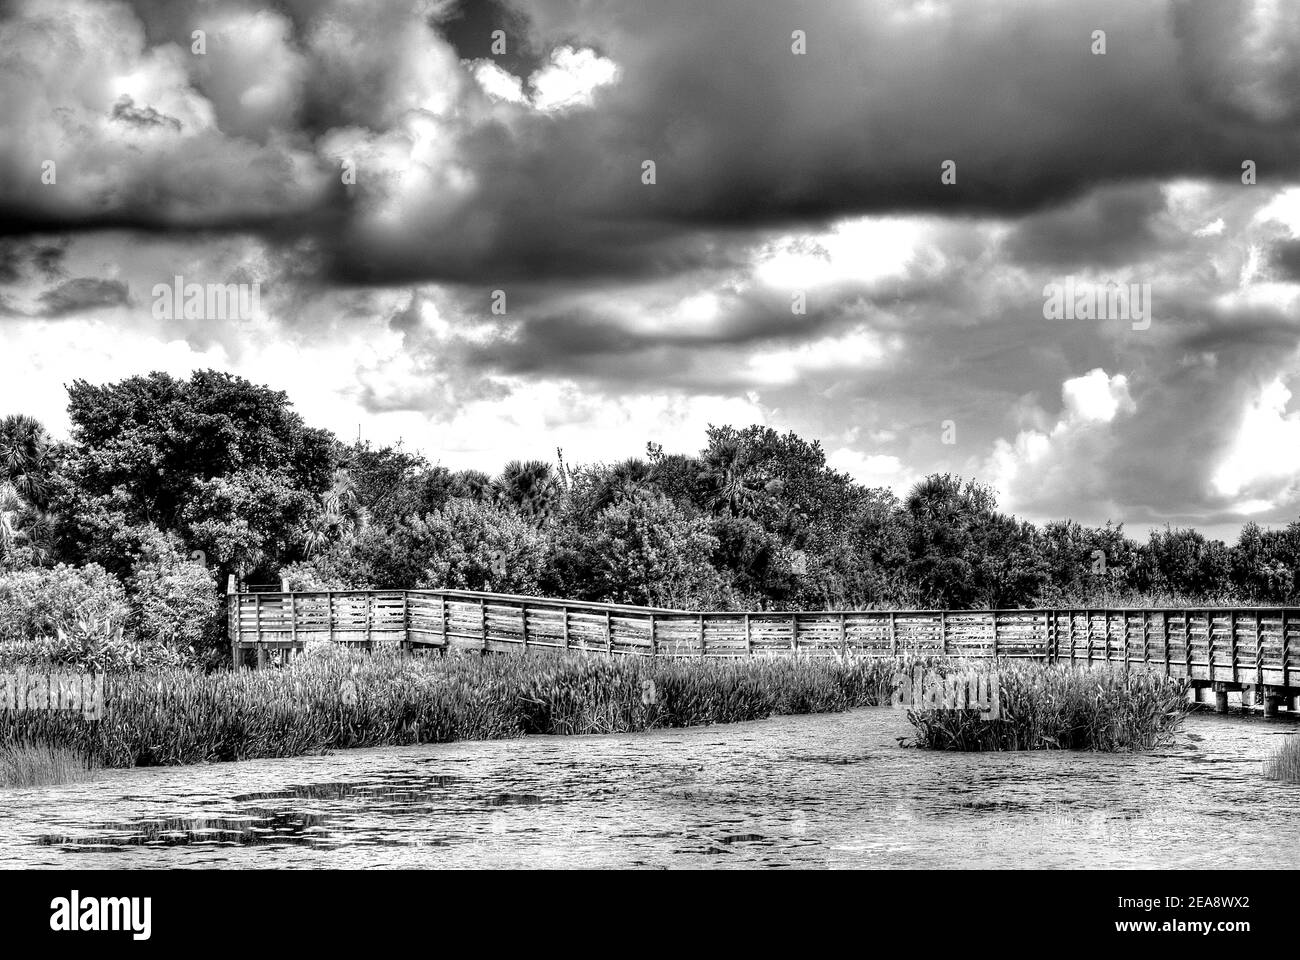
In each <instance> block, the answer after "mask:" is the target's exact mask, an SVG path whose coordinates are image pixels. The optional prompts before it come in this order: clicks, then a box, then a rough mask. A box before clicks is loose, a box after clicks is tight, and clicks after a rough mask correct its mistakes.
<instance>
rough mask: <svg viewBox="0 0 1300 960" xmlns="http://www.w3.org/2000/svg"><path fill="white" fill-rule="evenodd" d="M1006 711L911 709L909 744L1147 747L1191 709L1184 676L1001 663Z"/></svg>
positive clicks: (1165, 738)
mask: <svg viewBox="0 0 1300 960" xmlns="http://www.w3.org/2000/svg"><path fill="white" fill-rule="evenodd" d="M976 669H980V670H984V671H991V672H992V673H994V674H995V675H996V680H997V683H998V684H999V687H1000V701H1001V712H1000V716H999V717H998V718H997V719H982V718H981V717H980V715H979V713H978V712H976V711H972V710H911V711H909V712H908V720H909V721H910V722H911V723H912V726H913V728H914V730H915V735H914V737H913V738H912V740H911V741H910V743H911V744H913V745H915V746H919V747H924V748H928V749H932V750H1101V751H1109V752H1123V751H1131V750H1147V749H1151V748H1152V747H1155V746H1159V745H1162V744H1165V743H1168V742H1169V741H1170V740H1171V739H1172V738H1173V735H1174V734H1175V733H1176V732H1177V730H1178V728H1179V726H1180V725H1181V724H1182V722H1183V720H1184V718H1185V717H1186V716H1187V713H1188V711H1189V709H1190V708H1189V704H1188V702H1187V687H1186V684H1185V683H1184V682H1183V681H1181V680H1176V679H1172V678H1168V677H1163V676H1159V675H1156V674H1149V673H1145V672H1137V671H1134V672H1129V671H1124V670H1106V669H1104V668H1098V669H1091V670H1089V669H1080V668H1072V667H1069V666H1066V665H1061V664H1042V663H1033V664H1024V663H1021V664H1011V663H1006V662H999V663H996V664H992V665H981V666H980V667H978V668H976Z"/></svg>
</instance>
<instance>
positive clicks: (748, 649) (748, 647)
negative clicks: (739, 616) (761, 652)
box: [745, 612, 754, 657]
mask: <svg viewBox="0 0 1300 960" xmlns="http://www.w3.org/2000/svg"><path fill="white" fill-rule="evenodd" d="M753 655H754V637H753V635H752V634H751V633H750V632H749V613H748V612H746V613H745V656H747V657H752V656H753Z"/></svg>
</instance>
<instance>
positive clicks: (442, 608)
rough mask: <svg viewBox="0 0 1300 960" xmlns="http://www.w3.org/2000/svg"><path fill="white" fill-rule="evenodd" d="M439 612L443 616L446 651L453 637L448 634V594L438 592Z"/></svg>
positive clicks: (443, 639) (443, 635)
mask: <svg viewBox="0 0 1300 960" xmlns="http://www.w3.org/2000/svg"><path fill="white" fill-rule="evenodd" d="M438 600H439V601H440V603H439V612H440V613H441V616H442V648H443V650H444V651H446V650H447V649H448V648H449V647H450V646H451V638H450V637H448V636H447V595H446V594H445V593H440V594H438Z"/></svg>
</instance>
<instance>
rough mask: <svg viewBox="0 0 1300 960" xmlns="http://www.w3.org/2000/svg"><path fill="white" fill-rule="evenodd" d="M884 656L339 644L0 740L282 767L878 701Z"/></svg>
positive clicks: (24, 727) (28, 725)
mask: <svg viewBox="0 0 1300 960" xmlns="http://www.w3.org/2000/svg"><path fill="white" fill-rule="evenodd" d="M896 670H897V664H896V662H895V661H893V660H890V659H862V660H849V661H843V660H837V659H809V658H800V659H786V658H780V659H777V658H773V659H757V660H743V661H733V662H728V661H719V660H670V659H662V658H640V657H624V658H618V659H606V658H602V657H583V656H580V655H577V654H558V653H557V654H549V653H542V652H531V653H528V654H505V655H498V656H492V657H478V656H465V657H456V656H453V657H447V658H445V659H437V658H429V659H425V658H401V657H398V656H396V655H393V654H386V653H376V654H373V655H372V654H365V653H360V652H353V651H345V650H337V651H335V652H333V653H331V654H330V655H328V656H311V657H304V658H301V659H299V660H297V661H295V662H293V663H291V664H290V665H289V666H287V667H285V668H282V669H267V670H258V671H241V672H217V673H210V674H204V673H202V672H199V671H196V670H189V669H182V668H163V669H154V670H147V671H141V672H136V673H121V674H111V675H109V676H107V677H106V678H105V691H104V693H105V696H104V701H105V710H104V716H103V718H102V719H98V720H91V719H87V718H85V717H83V716H81V715H80V714H77V713H71V712H57V711H40V712H27V713H15V714H3V713H0V737H8V738H10V739H26V740H32V741H37V740H39V741H42V742H47V743H53V744H58V745H60V746H62V747H64V748H66V749H69V750H72V751H74V752H77V753H80V754H84V755H86V756H90V757H93V758H94V759H95V760H96V761H98V762H100V763H102V764H104V765H106V766H114V767H129V766H144V765H164V764H187V763H202V762H209V761H221V760H244V759H253V758H258V757H289V756H300V755H304V754H310V753H320V752H323V751H325V750H329V749H334V748H341V747H366V746H382V745H402V744H413V743H444V742H449V741H454V740H493V739H503V738H509V737H517V736H521V735H524V734H585V733H622V732H631V731H638V730H647V729H652V728H657V727H684V726H693V725H698V724H711V723H731V722H735V721H741V720H757V719H762V718H764V717H770V716H773V715H777V714H796V713H820V712H829V711H838V710H846V709H850V708H853V707H861V706H870V705H876V704H880V703H884V702H886V701H887V699H888V697H889V692H890V684H891V682H892V680H893V677H894V674H895V672H896Z"/></svg>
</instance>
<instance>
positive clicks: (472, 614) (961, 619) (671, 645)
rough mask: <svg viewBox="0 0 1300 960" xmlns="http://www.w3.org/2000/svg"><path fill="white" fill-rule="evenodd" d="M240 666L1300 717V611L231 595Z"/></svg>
mask: <svg viewBox="0 0 1300 960" xmlns="http://www.w3.org/2000/svg"><path fill="white" fill-rule="evenodd" d="M228 603H229V610H228V618H229V622H228V625H229V635H230V644H231V652H232V654H233V656H234V660H235V664H236V665H237V666H243V665H244V664H245V663H246V661H247V659H248V657H249V655H250V653H251V654H253V655H255V657H256V659H257V662H258V663H259V665H260V664H263V663H265V662H266V660H267V658H268V656H269V655H272V654H274V653H276V652H277V651H288V652H287V653H285V654H284V656H285V657H288V656H291V655H292V652H293V651H296V650H300V649H302V647H303V646H304V645H305V644H306V643H307V642H309V641H313V640H328V641H332V642H334V643H341V644H346V645H356V646H364V647H366V648H374V647H383V646H392V647H395V648H402V649H412V648H426V649H428V648H433V649H444V650H445V649H448V648H461V649H471V650H482V651H504V650H527V649H533V648H536V649H548V650H574V651H586V652H590V653H603V654H610V655H615V656H619V655H622V656H670V657H752V656H813V657H817V656H830V657H861V656H900V655H913V656H925V655H934V656H959V657H1010V658H1024V659H1035V660H1048V661H1056V662H1069V663H1074V664H1078V665H1091V664H1113V665H1121V664H1122V665H1126V666H1128V667H1133V668H1137V667H1140V668H1142V669H1147V670H1156V671H1159V672H1162V673H1164V674H1165V675H1167V676H1172V677H1186V678H1188V679H1189V680H1190V681H1191V682H1192V686H1193V687H1195V688H1205V689H1210V690H1213V691H1214V693H1215V702H1216V705H1217V706H1219V707H1221V708H1224V709H1226V704H1227V691H1229V690H1242V691H1244V693H1243V699H1245V698H1250V699H1251V700H1253V702H1255V703H1263V704H1264V706H1265V709H1266V712H1271V711H1274V710H1276V709H1277V707H1278V705H1279V704H1280V703H1282V702H1286V703H1287V704H1288V705H1289V706H1290V707H1291V708H1293V709H1295V708H1298V707H1300V703H1297V701H1296V696H1297V694H1300V609H1297V608H1291V607H1286V608H1283V607H1250V608H1226V607H1217V608H1215V607H1212V608H1208V609H1204V608H1201V609H1168V610H1165V609H1156V610H1140V609H1107V610H1103V609H1088V610H1085V609H1075V610H1067V609H1046V610H946V611H945V610H897V611H891V610H846V611H799V612H789V611H784V612H772V611H748V612H733V611H710V612H704V613H688V612H683V611H681V610H667V609H657V608H654V607H637V606H626V605H620V604H608V603H588V602H584V601H578V600H551V599H544V598H539V597H521V596H511V595H507V594H496V593H477V592H473V591H467V590H332V591H311V592H304V591H299V592H291V591H282V592H248V593H244V592H231V593H230V595H229V600H228Z"/></svg>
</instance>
